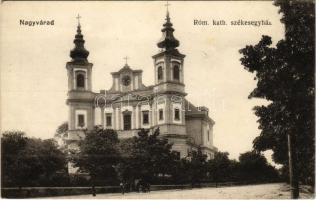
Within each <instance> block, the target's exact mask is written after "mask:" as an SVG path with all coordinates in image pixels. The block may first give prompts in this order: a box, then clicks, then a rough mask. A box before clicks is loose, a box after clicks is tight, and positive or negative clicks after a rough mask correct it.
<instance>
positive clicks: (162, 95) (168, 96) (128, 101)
mask: <svg viewBox="0 0 316 200" xmlns="http://www.w3.org/2000/svg"><path fill="white" fill-rule="evenodd" d="M161 31H162V35H163V37H162V39H161V40H160V42H158V43H157V46H158V48H159V49H160V51H159V53H157V54H155V55H153V56H152V59H153V63H154V65H153V69H154V74H153V76H154V83H153V85H150V86H145V85H144V84H143V82H142V70H134V69H132V68H131V67H130V66H129V65H128V64H127V62H126V64H125V66H123V67H122V68H121V69H120V70H119V71H117V72H112V73H111V75H112V80H113V84H112V87H110V88H109V89H108V90H100V92H98V93H97V92H93V91H92V79H91V77H92V76H91V75H92V68H93V64H92V63H90V62H89V61H88V59H87V58H88V55H89V52H88V51H87V50H86V49H85V47H84V43H85V41H84V39H83V35H82V32H81V25H80V23H78V27H77V34H76V35H75V39H74V44H75V47H74V49H72V50H71V52H70V57H71V58H72V60H71V61H70V62H68V63H67V64H66V69H67V72H68V97H67V101H66V102H67V105H68V107H69V120H68V121H69V124H68V125H69V130H68V135H67V137H66V139H65V140H66V143H67V146H68V148H70V149H76V148H78V142H79V141H80V140H82V139H83V138H84V136H85V130H91V129H93V127H94V126H96V125H99V126H102V127H103V128H105V129H114V130H116V132H117V133H118V137H119V138H129V137H133V136H137V133H138V131H139V130H140V129H149V130H150V131H153V130H155V129H156V128H159V130H160V136H161V137H166V138H167V139H168V141H169V142H171V143H173V150H174V151H176V152H178V155H179V157H181V158H183V157H186V156H188V154H189V152H190V151H192V150H196V149H197V147H199V146H200V147H201V149H202V151H203V153H204V154H206V155H207V156H208V157H209V158H213V156H214V153H215V152H216V151H217V148H216V147H215V146H214V145H213V126H214V121H213V120H212V119H211V118H210V117H209V116H208V112H209V111H208V108H206V107H203V106H202V107H195V106H194V105H193V104H192V103H190V102H189V101H188V100H187V99H186V98H185V97H186V95H187V93H186V92H185V81H184V80H185V79H184V73H183V72H184V69H185V67H184V59H185V55H184V54H182V53H180V51H179V50H178V49H177V47H179V45H180V42H179V41H178V40H177V39H176V38H175V37H174V35H173V32H174V28H173V25H172V23H171V20H170V17H169V12H167V16H166V21H165V23H164V24H163V28H162V30H161Z"/></svg>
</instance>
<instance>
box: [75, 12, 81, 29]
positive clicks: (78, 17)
mask: <svg viewBox="0 0 316 200" xmlns="http://www.w3.org/2000/svg"><path fill="white" fill-rule="evenodd" d="M76 18H77V20H78V26H80V18H81V16H80V15H79V14H78V16H77V17H76Z"/></svg>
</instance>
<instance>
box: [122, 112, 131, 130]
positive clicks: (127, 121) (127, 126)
mask: <svg viewBox="0 0 316 200" xmlns="http://www.w3.org/2000/svg"><path fill="white" fill-rule="evenodd" d="M131 116H132V115H131V112H126V113H123V124H124V130H131V128H132V117H131Z"/></svg>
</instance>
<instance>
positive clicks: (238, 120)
mask: <svg viewBox="0 0 316 200" xmlns="http://www.w3.org/2000/svg"><path fill="white" fill-rule="evenodd" d="M165 3H166V2H161V1H151V2H145V1H141V2H131V1H130V2H126V1H118V2H110V1H107V2H97V1H93V2H82V1H80V2H70V1H65V2H2V4H1V7H0V9H1V11H0V20H1V23H0V31H1V32H0V52H1V59H0V67H1V82H0V83H1V99H0V100H1V132H3V131H5V130H22V131H24V132H26V134H27V135H28V136H32V137H40V138H43V139H46V138H52V137H53V136H54V133H55V130H56V128H57V127H58V125H60V124H61V123H63V122H64V121H67V118H68V108H67V105H66V98H67V71H66V68H65V66H66V62H68V61H70V60H71V59H70V57H69V53H70V50H71V49H72V48H73V46H74V44H73V39H74V35H75V33H76V26H77V19H76V16H77V15H78V13H79V14H80V16H82V17H81V26H82V32H83V35H84V39H85V41H86V43H85V47H86V49H87V50H88V51H89V52H90V55H89V57H88V60H89V61H90V62H92V63H93V64H94V66H93V72H92V73H93V75H92V85H93V86H92V87H93V90H94V91H95V92H98V91H99V90H104V89H106V90H107V89H110V88H111V86H112V77H111V74H110V73H111V72H114V71H118V70H119V69H120V68H122V67H123V65H124V64H125V60H124V59H123V58H124V57H125V56H128V57H129V58H130V59H129V60H128V64H129V65H130V66H131V68H132V69H142V70H143V83H144V84H145V85H152V84H153V83H154V67H153V60H152V58H151V56H152V55H154V54H156V53H157V52H158V50H159V49H158V47H157V46H156V43H157V42H158V41H159V39H160V38H161V36H162V34H161V28H162V24H163V23H164V19H165V15H166V7H165V6H164V5H165ZM169 3H170V4H171V5H170V6H169V11H170V17H171V21H172V23H173V27H174V29H175V32H174V35H175V37H176V38H177V39H178V40H179V41H180V47H179V48H178V49H179V51H180V52H181V53H183V54H185V55H186V57H185V61H184V82H185V91H186V92H187V93H188V95H187V97H186V98H187V99H188V100H190V101H191V102H192V103H193V104H195V105H196V106H206V107H208V108H209V110H210V112H209V115H210V117H211V118H212V119H213V120H214V121H215V125H214V145H215V146H216V147H217V148H218V149H219V150H220V151H227V152H229V154H230V158H234V159H238V156H239V154H240V153H243V152H245V151H248V150H251V148H252V141H253V139H254V138H255V137H257V136H258V135H259V134H260V130H259V129H258V125H259V124H258V123H257V120H258V119H257V117H256V116H255V115H254V112H253V110H252V109H253V107H254V106H255V105H262V104H267V102H266V101H265V100H262V99H248V95H249V93H250V92H251V91H252V90H253V89H254V88H255V87H256V81H255V80H254V75H253V74H251V73H249V72H248V71H246V70H245V69H244V67H243V66H242V65H241V63H240V61H239V59H240V58H241V54H239V52H238V51H239V49H241V48H244V47H245V46H246V45H254V44H256V43H258V41H259V40H260V38H261V37H262V35H269V36H271V37H272V40H273V45H275V44H276V43H277V41H279V40H280V39H282V38H283V37H284V26H283V24H281V23H280V18H281V15H280V14H279V13H278V8H277V7H275V6H274V5H273V2H272V1H255V2H247V1H236V2H235V1H207V2H205V1H203V2H202V1H198V2H192V1H191V2H190V1H176V2H169ZM20 20H26V21H29V20H31V21H37V20H49V21H51V20H54V25H53V26H25V25H20ZM194 20H207V21H208V22H209V25H207V26H202V25H194ZM213 20H225V22H226V24H227V25H222V26H215V25H213V24H212V21H213ZM237 20H255V21H261V20H269V21H270V22H271V25H267V26H250V25H244V26H241V25H240V26H233V25H231V21H237ZM270 154H271V153H267V155H268V157H269V155H270ZM269 159H270V158H269Z"/></svg>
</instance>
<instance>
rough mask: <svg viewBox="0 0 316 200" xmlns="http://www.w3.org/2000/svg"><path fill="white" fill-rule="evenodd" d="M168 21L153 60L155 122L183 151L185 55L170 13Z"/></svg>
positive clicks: (184, 143)
mask: <svg viewBox="0 0 316 200" xmlns="http://www.w3.org/2000/svg"><path fill="white" fill-rule="evenodd" d="M165 20H166V21H165V23H164V24H163V28H162V29H161V32H162V38H161V40H160V41H159V42H158V43H157V46H158V47H159V48H160V52H159V53H157V54H156V55H154V56H153V57H152V58H153V60H154V70H155V73H154V74H155V85H154V93H155V97H154V108H155V109H154V110H155V113H156V114H155V118H154V120H155V124H157V126H158V127H159V129H160V133H161V135H162V136H164V137H167V138H168V140H169V141H170V142H172V143H173V144H174V145H173V149H174V150H179V151H180V149H182V147H183V146H185V145H186V140H187V136H186V126H185V111H184V108H185V105H184V97H185V96H186V93H185V91H184V76H183V69H184V67H183V66H184V57H185V55H184V54H181V53H180V52H179V50H178V49H177V47H179V45H180V42H179V41H178V40H177V39H176V38H175V37H174V35H173V32H174V28H173V27H172V26H173V25H172V23H171V20H170V15H169V11H168V9H167V14H166V19H165Z"/></svg>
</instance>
